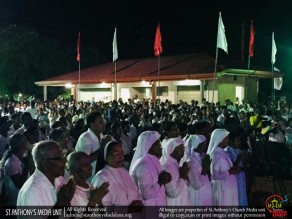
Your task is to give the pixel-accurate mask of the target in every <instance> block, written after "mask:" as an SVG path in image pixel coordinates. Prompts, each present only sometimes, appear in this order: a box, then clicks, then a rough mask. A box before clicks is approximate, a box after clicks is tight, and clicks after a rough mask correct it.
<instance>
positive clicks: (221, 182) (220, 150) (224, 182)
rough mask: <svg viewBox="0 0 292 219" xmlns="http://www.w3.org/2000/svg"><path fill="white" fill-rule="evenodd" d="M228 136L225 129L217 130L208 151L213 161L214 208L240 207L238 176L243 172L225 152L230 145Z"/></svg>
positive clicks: (212, 136)
mask: <svg viewBox="0 0 292 219" xmlns="http://www.w3.org/2000/svg"><path fill="white" fill-rule="evenodd" d="M228 134H229V132H227V131H226V130H225V129H215V130H214V131H213V132H212V134H211V139H210V143H209V147H208V150H207V154H209V155H210V157H211V159H212V162H211V179H212V181H211V183H212V194H213V204H214V206H238V191H237V179H236V174H238V173H240V171H241V170H240V168H239V167H237V166H233V163H232V161H231V159H230V158H229V155H228V154H227V152H226V151H224V149H225V148H226V147H227V145H228V143H229V138H228Z"/></svg>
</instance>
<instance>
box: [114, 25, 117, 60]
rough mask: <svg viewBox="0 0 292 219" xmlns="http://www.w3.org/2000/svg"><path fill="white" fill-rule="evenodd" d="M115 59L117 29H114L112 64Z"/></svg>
mask: <svg viewBox="0 0 292 219" xmlns="http://www.w3.org/2000/svg"><path fill="white" fill-rule="evenodd" d="M117 59H118V45H117V28H115V33H114V39H113V62H115V61H116V60H117Z"/></svg>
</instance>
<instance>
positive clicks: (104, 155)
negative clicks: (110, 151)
mask: <svg viewBox="0 0 292 219" xmlns="http://www.w3.org/2000/svg"><path fill="white" fill-rule="evenodd" d="M112 142H115V141H109V142H108V143H107V144H106V145H105V147H104V151H103V158H104V160H105V161H106V157H107V148H108V146H109V145H110V144H111V143H112Z"/></svg>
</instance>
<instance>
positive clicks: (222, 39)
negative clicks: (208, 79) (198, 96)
mask: <svg viewBox="0 0 292 219" xmlns="http://www.w3.org/2000/svg"><path fill="white" fill-rule="evenodd" d="M227 46H228V45H227V40H226V36H225V28H224V24H223V21H222V18H221V12H219V19H218V32H217V44H216V57H215V68H214V77H213V94H212V103H214V93H215V80H216V76H217V63H218V47H219V48H221V49H223V50H224V51H225V52H226V53H228V49H227Z"/></svg>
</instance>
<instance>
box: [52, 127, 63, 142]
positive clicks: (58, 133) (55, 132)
mask: <svg viewBox="0 0 292 219" xmlns="http://www.w3.org/2000/svg"><path fill="white" fill-rule="evenodd" d="M64 133H65V134H66V132H65V130H64V129H62V128H56V129H53V130H52V131H51V132H50V134H49V139H50V140H52V141H57V142H58V141H59V139H60V138H61V137H62V135H63V134H64Z"/></svg>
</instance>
